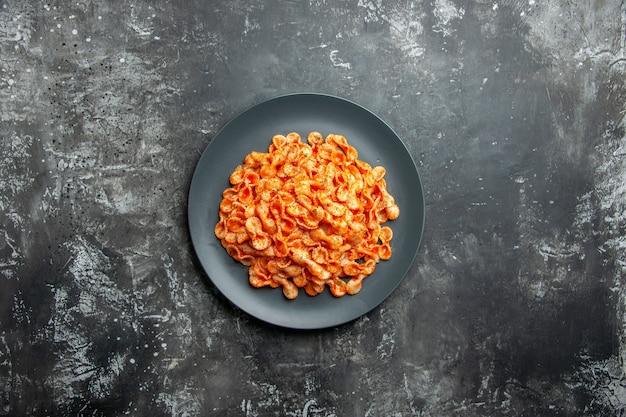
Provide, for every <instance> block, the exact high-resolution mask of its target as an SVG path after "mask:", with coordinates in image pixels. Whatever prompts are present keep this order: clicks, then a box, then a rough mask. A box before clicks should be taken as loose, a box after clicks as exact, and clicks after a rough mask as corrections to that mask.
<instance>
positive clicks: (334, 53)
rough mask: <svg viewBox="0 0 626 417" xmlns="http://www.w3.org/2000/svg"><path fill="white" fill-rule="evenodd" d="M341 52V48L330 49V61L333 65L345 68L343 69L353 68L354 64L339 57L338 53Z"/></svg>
mask: <svg viewBox="0 0 626 417" xmlns="http://www.w3.org/2000/svg"><path fill="white" fill-rule="evenodd" d="M338 54H339V50H337V49H333V50H332V51H330V62H332V64H333V66H335V67H339V68H343V69H347V70H349V69H351V68H352V64H350V63H349V62H344V61H343V59H341V58H339V57H338V56H337V55H338Z"/></svg>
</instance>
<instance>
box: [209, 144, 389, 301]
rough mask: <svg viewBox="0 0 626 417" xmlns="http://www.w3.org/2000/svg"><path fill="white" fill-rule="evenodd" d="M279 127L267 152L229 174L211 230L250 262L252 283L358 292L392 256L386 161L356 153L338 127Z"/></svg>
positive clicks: (290, 292) (288, 289)
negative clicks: (305, 131) (331, 130)
mask: <svg viewBox="0 0 626 417" xmlns="http://www.w3.org/2000/svg"><path fill="white" fill-rule="evenodd" d="M307 142H308V143H304V142H303V141H301V137H300V135H299V134H297V133H289V134H288V135H286V136H284V135H275V136H274V137H273V138H272V143H271V145H270V146H269V149H268V152H266V153H264V152H256V151H254V152H251V153H250V154H248V155H247V156H246V157H245V158H244V161H243V164H242V165H239V166H238V167H237V168H235V170H234V171H233V173H232V174H231V175H230V179H229V180H230V184H231V187H229V188H227V189H226V190H224V192H223V194H222V197H223V199H222V201H221V203H220V206H219V221H218V223H217V224H216V226H215V235H216V236H217V238H218V239H220V241H221V243H222V246H223V247H224V248H225V249H226V251H227V252H228V254H229V255H230V256H231V257H233V258H234V259H235V260H237V261H239V262H241V263H242V264H244V265H247V266H249V282H250V284H251V285H252V286H253V287H257V288H260V287H271V288H278V287H282V291H283V294H284V296H285V297H286V298H288V299H295V298H296V297H297V296H298V294H299V289H300V288H302V289H304V291H305V292H306V294H308V295H310V296H315V295H317V294H319V293H321V292H323V291H324V289H325V288H326V286H328V288H329V290H330V292H331V293H332V295H333V296H335V297H341V296H343V295H345V294H350V295H353V294H356V293H358V292H359V291H360V290H361V286H362V281H363V279H365V278H366V277H367V276H369V275H371V274H372V273H373V272H374V269H375V268H376V265H377V264H378V263H379V262H380V260H388V259H389V258H390V257H391V255H392V249H391V245H390V242H391V239H392V237H393V231H392V229H391V228H390V227H388V226H383V224H384V223H385V222H386V221H387V220H394V219H396V218H398V216H399V215H400V209H399V208H398V206H397V205H396V203H395V200H394V198H393V197H392V196H391V195H390V194H389V192H388V191H387V184H386V182H385V179H384V176H385V172H386V171H385V168H383V167H381V166H377V167H372V166H370V165H369V164H368V163H366V162H363V161H361V160H359V159H358V154H357V151H356V149H355V148H354V147H352V146H351V145H349V144H348V142H347V140H346V138H345V137H344V136H341V135H336V134H330V135H328V136H327V137H326V138H324V137H323V136H322V135H321V134H320V133H319V132H311V133H310V134H309V135H308V137H307Z"/></svg>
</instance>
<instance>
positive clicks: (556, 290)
mask: <svg viewBox="0 0 626 417" xmlns="http://www.w3.org/2000/svg"><path fill="white" fill-rule="evenodd" d="M625 74H626V5H625V3H624V1H620V0H596V1H592V2H586V1H580V2H575V1H563V0H523V1H522V0H477V1H461V0H350V1H338V0H285V1H276V0H270V1H262V0H251V1H244V0H220V1H201V0H189V1H175V0H171V1H166V0H164V1H148V0H132V1H131V0H122V1H117V2H108V1H104V0H72V1H69V0H57V1H54V0H53V1H45V0H43V1H39V0H27V1H24V0H0V159H1V161H0V219H1V223H0V414H1V415H10V416H16V415H50V416H61V415H63V416H66V415H85V416H86V415H92V416H117V415H124V414H130V415H146V416H157V415H171V416H195V415H202V416H267V415H270V416H294V417H295V416H299V417H306V416H309V417H310V416H320V417H321V416H327V417H330V416H337V417H338V416H371V417H373V416H417V415H419V416H428V417H434V416H463V417H466V416H468V417H471V416H511V415H516V416H609V415H611V416H615V415H624V414H625V413H626V365H625V364H624V360H625V359H626V326H625V325H626V322H625V316H624V314H626V276H625V275H624V273H625V272H626V253H625V249H626V135H625V128H626V122H625V119H624V117H625V116H624V115H625V112H626V106H625V103H626V100H625V98H626V83H625ZM300 91H307V92H323V93H330V94H334V95H339V96H341V97H345V98H347V99H350V100H353V101H356V102H357V103H359V104H361V105H363V106H365V107H367V108H369V109H370V110H372V111H373V112H375V113H377V114H378V115H379V116H381V117H382V118H383V119H384V120H385V121H387V122H388V123H389V124H390V125H391V126H392V127H393V128H394V129H395V130H396V132H397V133H398V134H399V136H400V137H401V138H402V139H403V141H404V142H405V143H406V145H407V148H408V149H409V150H410V153H411V154H412V156H413V158H414V160H415V162H416V164H417V166H418V169H419V171H420V174H421V176H422V179H423V183H424V189H425V196H426V201H427V212H426V217H427V223H426V230H425V234H424V240H423V243H422V246H421V248H420V251H419V253H418V256H417V259H416V262H415V264H414V265H413V267H412V269H411V271H410V272H409V274H408V276H407V277H406V279H405V280H404V281H403V283H402V284H401V286H400V287H399V288H398V289H397V291H395V292H394V293H393V294H392V296H391V297H389V298H388V299H387V300H386V301H385V302H384V303H383V304H382V305H380V306H378V307H377V308H375V309H374V310H372V311H371V312H370V313H368V314H367V315H365V316H363V317H361V318H359V319H357V320H356V321H354V322H351V323H348V324H346V325H343V326H340V327H337V328H332V329H326V330H321V331H311V332H296V331H288V330H284V329H280V328H276V327H272V326H269V325H266V324H264V323H261V322H259V321H257V320H256V319H253V318H251V317H249V316H247V315H246V314H244V313H242V312H240V311H238V310H237V309H236V308H234V307H233V306H232V305H231V304H230V303H229V301H228V300H226V299H224V297H222V296H221V295H220V294H219V293H218V291H217V290H216V289H215V288H214V287H213V285H212V284H211V282H210V280H209V279H208V278H207V277H206V275H205V274H204V272H203V271H202V269H201V267H200V266H199V263H198V262H197V260H196V258H195V254H194V251H193V248H192V246H191V243H190V239H189V233H188V229H187V218H186V202H187V192H188V187H189V183H190V180H191V176H192V173H193V170H194V167H195V164H196V163H197V161H198V159H199V157H200V154H201V153H202V152H203V151H204V149H205V148H206V146H207V144H208V143H210V141H211V139H212V138H213V137H214V136H215V134H216V133H217V131H218V130H219V128H220V127H221V126H223V125H224V124H225V123H226V122H227V121H228V120H229V119H230V118H232V117H233V116H234V115H236V114H237V113H238V112H240V111H242V110H244V109H245V108H247V107H248V106H251V105H254V104H256V103H258V102H260V101H262V100H264V99H267V98H270V97H273V96H276V95H279V94H282V93H289V92H300ZM405 215H409V214H408V213H405Z"/></svg>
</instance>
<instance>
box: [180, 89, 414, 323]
mask: <svg viewBox="0 0 626 417" xmlns="http://www.w3.org/2000/svg"><path fill="white" fill-rule="evenodd" d="M306 97H311V98H321V99H327V100H335V101H338V102H340V103H342V104H343V105H347V106H348V107H349V106H353V107H355V108H357V109H358V110H360V111H362V112H365V113H366V114H367V115H368V116H369V117H371V118H373V119H374V120H375V121H376V122H377V123H380V124H381V125H382V126H383V127H384V128H385V129H387V130H388V131H389V132H390V134H391V136H392V137H393V138H394V139H395V141H396V142H397V143H398V144H399V145H401V146H402V148H403V151H404V153H406V156H408V158H409V160H410V162H411V168H412V170H413V171H414V172H415V176H416V179H417V182H416V185H417V186H418V187H416V188H417V190H416V191H418V193H419V197H420V198H419V200H420V202H421V204H420V205H419V207H418V208H419V210H420V213H421V216H420V217H421V218H420V219H419V226H420V227H419V235H418V236H416V238H415V239H416V241H417V242H416V245H415V250H414V251H413V253H412V254H411V256H410V261H409V262H407V263H406V267H405V268H404V270H402V271H401V274H402V276H401V277H400V278H398V279H397V282H396V283H395V285H393V286H390V287H389V288H388V289H387V291H386V294H385V295H384V297H382V298H381V299H380V300H378V301H376V302H375V303H365V304H367V307H366V308H365V310H364V311H360V312H359V313H358V314H356V315H352V316H351V317H348V318H342V319H341V320H337V321H335V322H329V323H325V324H318V325H314V324H313V325H310V326H309V325H295V324H294V323H291V324H290V323H289V320H287V321H285V320H276V319H274V320H272V319H270V318H267V317H260V316H259V315H257V314H255V313H253V312H251V311H249V309H247V308H246V307H245V306H242V305H240V304H239V303H237V302H236V300H234V299H233V297H231V296H229V294H226V293H225V292H224V291H223V289H222V288H221V286H220V284H219V282H216V279H215V278H214V277H212V276H211V273H210V272H209V270H210V268H209V267H208V265H206V264H205V257H204V256H201V254H200V252H201V251H200V250H199V248H198V244H199V242H198V239H199V238H200V236H197V233H196V232H194V229H193V227H192V222H193V219H192V213H191V212H192V209H193V207H192V204H191V200H192V199H193V198H194V197H193V196H194V194H193V192H192V191H193V190H194V188H195V187H196V185H195V184H196V183H197V182H198V181H200V180H199V179H198V175H197V174H198V172H199V171H200V169H201V164H202V161H203V160H204V159H205V158H206V156H205V155H208V154H209V153H210V152H211V149H212V146H213V145H214V144H215V143H217V142H219V138H220V137H221V136H222V135H223V133H224V132H225V131H228V129H229V127H230V126H231V125H233V124H234V123H236V122H237V121H238V120H239V119H240V118H241V117H243V116H244V115H245V114H247V113H248V112H250V111H252V110H254V109H256V108H258V107H260V106H267V105H270V104H271V103H272V102H275V101H279V100H287V99H290V98H306ZM357 150H358V149H357ZM425 223H426V202H425V195H424V187H423V183H422V179H421V176H420V174H419V170H418V168H417V164H416V163H415V160H414V159H413V156H412V155H411V153H410V151H409V149H408V147H407V144H406V143H405V142H404V141H403V140H402V139H401V137H400V136H399V135H398V134H397V133H396V131H395V130H394V129H393V128H392V127H391V126H390V125H389V123H387V122H386V121H385V120H383V119H382V118H381V117H380V116H378V115H377V114H376V113H374V112H373V111H371V110H369V109H368V108H366V107H364V106H363V105H361V104H358V103H356V102H355V101H353V100H350V99H346V98H343V97H340V96H337V95H333V94H327V93H315V92H294V93H286V94H280V95H276V96H272V97H270V98H267V99H264V100H261V101H258V102H256V103H255V104H252V105H250V106H248V107H246V108H245V109H244V110H242V111H239V112H238V113H236V114H235V115H234V116H232V117H231V118H230V119H229V120H228V121H227V122H226V123H225V124H224V125H223V126H222V127H221V128H220V129H218V131H217V132H216V133H215V134H214V135H213V137H212V138H211V140H210V142H209V143H208V144H207V146H206V147H205V149H204V150H203V151H202V153H201V155H200V158H199V159H198V160H197V162H196V166H195V167H194V170H193V174H192V177H191V181H190V184H189V189H188V198H187V224H188V229H189V235H190V238H191V244H192V247H193V252H194V254H195V257H196V260H198V261H199V263H200V265H201V267H202V271H203V272H204V275H205V277H206V278H208V279H209V281H210V282H211V283H212V285H214V286H215V287H216V289H217V290H218V291H219V292H220V294H221V295H222V296H223V297H224V298H226V299H227V300H228V301H229V303H230V304H232V305H233V306H235V307H236V308H237V309H239V310H241V311H243V312H245V313H246V314H247V315H249V316H250V317H253V318H255V319H257V320H260V321H262V322H264V323H268V324H271V325H275V326H278V327H282V328H287V329H294V330H320V329H325V328H330V327H336V326H340V325H343V324H346V323H349V322H352V321H354V320H356V319H358V318H359V317H362V316H363V315H365V314H367V313H369V312H371V311H372V310H373V309H375V308H376V307H377V306H379V305H380V304H382V303H383V302H384V301H385V300H386V299H387V298H389V296H391V294H392V293H393V292H395V291H396V289H397V288H398V286H399V285H400V284H401V283H402V282H403V281H404V280H405V278H406V276H407V275H408V273H409V271H410V269H411V267H412V266H413V265H414V263H415V259H416V257H417V254H418V252H419V248H420V246H421V243H422V239H423V236H424V230H425ZM211 230H213V229H212V228H211ZM215 239H216V241H217V242H218V243H219V241H218V240H217V238H215ZM220 247H222V246H221V245H220ZM246 282H247V281H246ZM260 290H262V289H259V291H260ZM274 291H279V289H274ZM325 292H327V291H325ZM281 295H282V291H281ZM301 296H304V295H301ZM318 297H319V296H318ZM345 297H358V294H356V295H354V296H348V295H346V296H345ZM342 298H343V297H342ZM338 300H340V299H338Z"/></svg>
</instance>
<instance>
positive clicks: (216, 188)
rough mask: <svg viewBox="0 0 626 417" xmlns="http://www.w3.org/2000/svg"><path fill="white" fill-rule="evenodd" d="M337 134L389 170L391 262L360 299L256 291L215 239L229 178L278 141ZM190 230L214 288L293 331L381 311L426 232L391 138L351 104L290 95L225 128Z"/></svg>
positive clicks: (197, 178) (205, 158)
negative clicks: (394, 212)
mask: <svg viewBox="0 0 626 417" xmlns="http://www.w3.org/2000/svg"><path fill="white" fill-rule="evenodd" d="M311 131H319V132H320V133H321V134H322V135H323V136H326V135H327V134H329V133H337V134H341V135H343V136H345V137H346V138H347V139H348V142H349V143H350V144H351V145H352V146H354V147H355V148H356V149H357V151H358V153H359V159H361V160H363V161H365V162H368V163H369V164H371V165H372V166H376V165H382V166H384V167H385V168H386V170H387V174H386V176H385V178H386V180H387V189H388V191H389V192H390V194H391V195H392V196H394V198H395V200H396V204H398V206H399V207H400V217H399V218H398V219H396V220H394V221H390V222H387V223H386V225H388V226H390V227H391V228H392V229H393V232H394V236H393V240H392V241H391V245H392V249H393V255H392V257H391V259H390V260H388V261H381V262H380V263H379V264H378V266H377V267H376V271H375V272H374V273H373V274H372V275H370V276H369V277H367V278H365V280H364V281H363V287H362V289H361V291H360V292H359V293H358V294H356V295H353V296H350V295H345V296H344V297H341V298H334V297H333V296H332V295H331V294H330V291H329V290H328V288H327V289H326V290H325V291H324V292H323V293H322V294H319V295H317V296H316V297H310V296H308V295H306V294H305V293H304V290H301V291H300V295H299V296H298V298H297V299H295V300H291V301H290V300H287V299H285V298H284V296H283V293H282V291H281V289H280V288H276V289H271V288H262V289H256V288H253V287H251V286H250V284H249V283H248V268H247V267H245V266H243V265H241V264H240V263H238V262H236V261H235V260H233V259H232V258H231V257H230V256H229V255H228V254H227V253H226V250H225V249H224V248H223V247H222V245H221V244H220V241H219V240H218V239H217V238H216V237H215V234H214V232H213V230H214V227H215V224H216V223H217V220H218V212H219V204H220V201H221V200H222V191H224V189H226V188H227V187H229V182H228V178H229V176H230V174H231V173H232V171H233V170H234V169H235V167H236V166H237V165H240V164H242V163H243V158H244V157H245V156H246V155H247V154H248V153H250V152H251V151H259V152H267V149H268V146H269V145H270V143H271V140H272V137H273V136H274V135H275V134H279V133H280V134H287V133H289V132H298V133H299V134H300V135H301V136H302V138H303V140H306V136H307V134H308V133H309V132H311ZM188 214H189V228H190V233H191V239H192V242H193V246H194V248H195V250H196V253H197V255H198V258H199V260H200V262H201V264H202V266H203V267H204V270H205V271H206V273H207V274H208V276H209V278H210V279H211V281H212V282H213V283H214V284H215V286H216V287H217V288H218V289H219V290H220V291H221V292H222V293H223V294H224V295H225V296H226V297H227V298H228V299H229V300H230V301H231V302H233V303H234V304H235V305H236V306H237V307H239V308H240V309H242V310H244V311H246V312H247V313H248V314H250V315H252V316H254V317H256V318H258V319H261V320H263V321H265V322H268V323H272V324H275V325H278V326H283V327H288V328H294V329H321V328H326V327H331V326H336V325H339V324H343V323H346V322H348V321H351V320H353V319H356V318H358V317H359V316H361V315H363V314H365V313H367V312H368V311H370V310H371V309H373V308H374V307H376V306H377V305H378V304H380V303H381V302H382V301H383V300H384V299H385V298H387V296H389V295H390V294H391V293H392V291H393V290H394V289H395V288H396V287H397V286H398V284H400V282H401V281H402V280H403V278H404V276H405V275H406V273H407V272H408V270H409V268H410V267H411V264H412V263H413V260H414V259H415V255H416V253H417V250H418V247H419V244H420V240H421V237H422V232H423V228H424V196H423V191H422V185H421V181H420V178H419V175H418V173H417V168H416V167H415V163H414V162H413V159H412V158H411V155H410V154H409V152H408V150H407V148H406V147H405V145H404V144H403V143H402V141H401V140H400V138H399V137H398V136H397V135H396V134H395V133H394V131H393V130H392V129H391V128H390V127H389V126H388V125H387V124H386V123H385V122H383V121H382V120H381V119H380V118H378V117H377V116H376V115H374V114H373V113H371V112H370V111H368V110H366V109H365V108H363V107H361V106H359V105H357V104H355V103H352V102H350V101H347V100H344V99H341V98H338V97H333V96H329V95H323V94H291V95H285V96H280V97H276V98H273V99H270V100H267V101H265V102H263V103H260V104H258V105H255V106H253V107H251V108H250V109H248V110H246V111H244V112H243V113H241V114H239V115H238V116H237V117H235V118H234V119H233V120H231V121H230V122H229V123H228V124H226V126H224V127H223V128H222V129H221V130H220V131H219V133H218V134H217V135H216V136H215V138H214V139H213V140H212V141H211V143H210V144H209V146H208V147H207V149H206V150H205V151H204V153H203V154H202V157H201V158H200V160H199V162H198V165H197V167H196V170H195V172H194V175H193V179H192V181H191V187H190V191H189V213H188Z"/></svg>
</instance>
